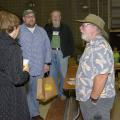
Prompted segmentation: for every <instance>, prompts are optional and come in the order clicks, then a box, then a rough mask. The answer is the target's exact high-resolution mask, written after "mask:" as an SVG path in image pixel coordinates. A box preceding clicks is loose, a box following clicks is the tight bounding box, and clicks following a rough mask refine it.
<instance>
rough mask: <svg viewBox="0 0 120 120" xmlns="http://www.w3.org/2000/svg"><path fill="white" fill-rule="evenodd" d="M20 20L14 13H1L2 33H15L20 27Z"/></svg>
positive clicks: (0, 25)
mask: <svg viewBox="0 0 120 120" xmlns="http://www.w3.org/2000/svg"><path fill="white" fill-rule="evenodd" d="M19 22H20V21H19V18H18V17H17V16H16V15H14V14H13V13H10V12H7V11H0V32H7V33H11V32H13V30H14V28H17V27H18V26H19Z"/></svg>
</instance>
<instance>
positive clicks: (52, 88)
mask: <svg viewBox="0 0 120 120" xmlns="http://www.w3.org/2000/svg"><path fill="white" fill-rule="evenodd" d="M55 96H57V89H56V85H55V82H54V79H53V78H52V77H46V78H43V79H38V81H37V95H36V97H37V100H40V101H41V102H46V101H49V100H50V99H52V98H54V97H55Z"/></svg>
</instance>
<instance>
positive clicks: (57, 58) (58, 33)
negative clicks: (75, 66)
mask: <svg viewBox="0 0 120 120" xmlns="http://www.w3.org/2000/svg"><path fill="white" fill-rule="evenodd" d="M50 20H51V22H50V23H49V24H46V25H45V30H46V32H47V34H48V36H49V38H50V42H51V47H52V64H51V66H50V75H51V76H53V78H54V79H55V82H56V86H57V89H58V93H59V96H60V98H61V99H62V100H63V99H65V95H64V93H63V82H64V79H65V76H66V73H67V68H68V58H69V57H70V56H71V55H72V54H73V52H74V42H73V36H72V32H71V30H70V28H69V27H68V25H66V24H63V23H62V22H61V12H60V11H59V10H54V11H52V13H51V18H50ZM59 78H60V82H59V81H58V79H59ZM59 83H60V86H59Z"/></svg>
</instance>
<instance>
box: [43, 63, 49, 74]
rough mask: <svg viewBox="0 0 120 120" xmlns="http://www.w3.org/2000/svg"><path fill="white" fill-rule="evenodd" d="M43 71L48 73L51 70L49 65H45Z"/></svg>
mask: <svg viewBox="0 0 120 120" xmlns="http://www.w3.org/2000/svg"><path fill="white" fill-rule="evenodd" d="M43 70H44V73H46V72H48V71H49V70H50V67H49V65H47V64H45V65H44V68H43Z"/></svg>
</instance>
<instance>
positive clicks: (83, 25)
mask: <svg viewBox="0 0 120 120" xmlns="http://www.w3.org/2000/svg"><path fill="white" fill-rule="evenodd" d="M89 25H91V26H92V24H91V23H83V24H82V25H81V26H80V27H87V26H89Z"/></svg>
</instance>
